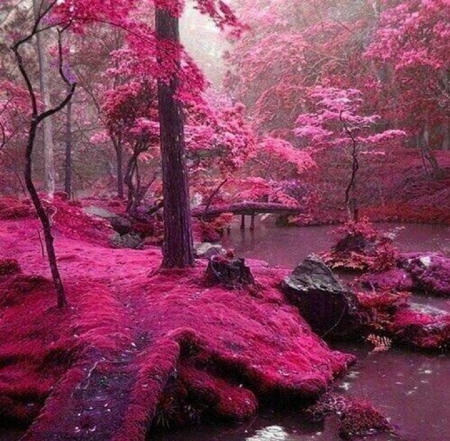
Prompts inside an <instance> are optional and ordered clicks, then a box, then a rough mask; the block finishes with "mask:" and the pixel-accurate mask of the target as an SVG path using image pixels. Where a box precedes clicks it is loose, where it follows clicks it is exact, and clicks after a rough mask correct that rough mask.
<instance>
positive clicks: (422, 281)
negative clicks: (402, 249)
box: [399, 253, 450, 297]
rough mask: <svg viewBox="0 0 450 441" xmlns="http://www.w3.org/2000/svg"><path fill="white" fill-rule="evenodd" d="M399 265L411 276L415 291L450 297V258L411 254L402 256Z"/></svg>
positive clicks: (431, 254)
mask: <svg viewBox="0 0 450 441" xmlns="http://www.w3.org/2000/svg"><path fill="white" fill-rule="evenodd" d="M399 263H400V265H401V266H402V267H403V268H404V269H405V270H406V271H407V272H408V273H409V274H410V275H411V278H412V280H413V282H414V289H415V290H420V291H425V292H426V293H427V294H430V295H435V296H442V297H450V258H447V257H445V256H444V255H442V254H439V253H427V254H424V253H421V254H420V253H414V254H412V253H409V254H402V255H401V256H400V258H399Z"/></svg>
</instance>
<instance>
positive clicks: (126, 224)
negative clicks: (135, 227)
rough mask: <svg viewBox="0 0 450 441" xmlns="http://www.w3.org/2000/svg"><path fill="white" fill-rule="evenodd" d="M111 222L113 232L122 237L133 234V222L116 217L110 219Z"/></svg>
mask: <svg viewBox="0 0 450 441" xmlns="http://www.w3.org/2000/svg"><path fill="white" fill-rule="evenodd" d="M109 222H110V223H111V226H112V228H113V230H114V231H117V233H119V234H120V235H121V236H123V235H124V234H129V233H130V232H131V228H132V225H131V222H130V221H129V220H128V219H127V218H125V217H121V216H115V217H112V218H110V219H109Z"/></svg>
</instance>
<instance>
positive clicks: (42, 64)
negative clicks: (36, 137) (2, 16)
mask: <svg viewBox="0 0 450 441" xmlns="http://www.w3.org/2000/svg"><path fill="white" fill-rule="evenodd" d="M44 7H45V1H44V0H33V8H34V17H35V20H38V18H39V17H40V13H41V11H42V10H43V9H44ZM44 46H45V45H44V39H43V36H42V33H41V32H37V33H36V47H37V54H38V64H39V89H40V93H41V98H42V101H43V103H44V110H47V109H50V108H51V102H50V89H49V85H48V62H47V56H46V54H45V47H44ZM42 125H43V135H44V183H45V192H46V193H47V196H48V197H49V198H50V199H53V196H54V194H55V165H54V151H55V147H54V143H53V124H52V119H51V117H49V118H46V119H45V120H44V121H43V123H42Z"/></svg>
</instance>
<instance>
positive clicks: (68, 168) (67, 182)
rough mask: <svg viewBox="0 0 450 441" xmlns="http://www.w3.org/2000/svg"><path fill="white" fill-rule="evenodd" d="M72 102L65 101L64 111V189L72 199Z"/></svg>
mask: <svg viewBox="0 0 450 441" xmlns="http://www.w3.org/2000/svg"><path fill="white" fill-rule="evenodd" d="M72 167H73V162H72V102H71V101H69V102H68V103H67V113H66V161H65V167H64V168H65V176H64V191H65V192H66V193H67V196H68V197H69V199H72V193H73V191H72Z"/></svg>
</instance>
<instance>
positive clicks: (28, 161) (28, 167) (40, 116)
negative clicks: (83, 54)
mask: <svg viewBox="0 0 450 441" xmlns="http://www.w3.org/2000/svg"><path fill="white" fill-rule="evenodd" d="M55 3H56V2H53V3H51V4H50V5H49V6H48V7H47V8H46V9H43V10H42V11H40V13H39V14H38V15H37V17H35V19H34V23H33V26H32V29H31V31H30V32H29V33H28V34H27V35H25V36H24V37H22V38H21V39H19V40H17V41H16V42H15V43H14V44H13V45H12V46H11V49H12V51H13V53H14V56H15V59H16V62H17V66H18V68H19V71H20V73H21V75H22V77H23V79H24V81H25V84H26V88H27V91H28V94H29V98H30V105H31V117H30V122H29V127H28V139H27V144H26V150H25V171H24V176H25V184H26V188H27V190H28V192H29V194H30V197H31V200H32V202H33V205H34V207H35V209H36V212H37V215H38V217H39V220H40V221H41V223H42V227H43V230H44V239H45V246H46V250H47V256H48V260H49V264H50V270H51V273H52V278H53V282H54V285H55V289H56V296H57V304H58V307H60V308H62V307H64V306H66V305H67V300H66V296H65V291H64V286H63V283H62V280H61V276H60V273H59V269H58V265H57V262H56V254H55V249H54V246H53V236H52V231H51V225H50V220H49V217H48V215H47V212H46V210H45V208H44V206H43V205H42V202H41V199H40V197H39V195H38V192H37V191H36V187H35V186H34V183H33V178H32V154H33V148H34V143H35V139H36V134H37V130H38V128H39V125H40V124H41V123H42V122H43V121H44V120H45V119H46V118H49V117H50V116H51V115H53V114H55V113H57V112H59V111H60V110H62V109H63V108H64V107H65V106H66V105H67V103H68V102H69V101H70V100H71V98H72V96H73V93H74V92H75V87H76V85H75V84H74V83H70V81H69V80H68V79H67V78H66V76H65V75H64V70H63V60H62V58H60V60H59V73H60V76H61V78H62V79H63V80H64V83H65V84H66V86H68V92H67V94H66V95H65V97H64V98H63V99H62V101H60V102H59V104H58V105H56V106H54V107H51V108H45V109H44V110H40V109H39V107H40V106H39V102H38V100H37V97H36V92H35V90H34V87H33V85H32V83H31V80H30V77H29V75H28V72H27V69H26V66H25V64H24V60H23V58H22V55H21V48H22V46H23V45H24V44H25V43H28V42H29V41H30V40H31V39H32V38H33V37H35V36H36V34H38V33H40V32H43V30H42V28H41V27H40V25H41V22H42V20H43V19H44V17H45V16H46V15H47V14H48V13H49V12H50V10H51V8H52V7H53V6H54V4H55ZM69 24H70V23H69ZM69 24H67V26H68V25H69ZM65 29H66V28H63V29H61V30H58V35H59V45H60V47H61V35H62V33H63V32H64V31H65ZM60 55H61V51H60Z"/></svg>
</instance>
